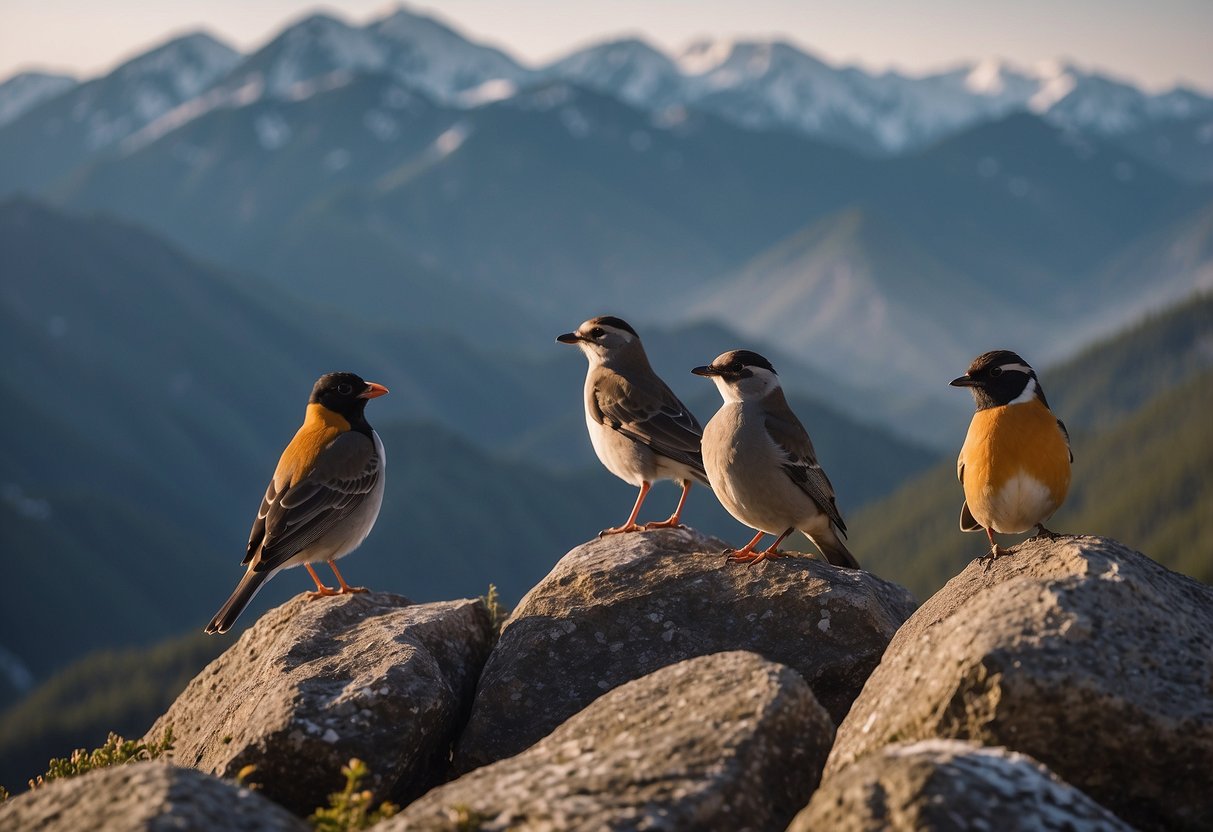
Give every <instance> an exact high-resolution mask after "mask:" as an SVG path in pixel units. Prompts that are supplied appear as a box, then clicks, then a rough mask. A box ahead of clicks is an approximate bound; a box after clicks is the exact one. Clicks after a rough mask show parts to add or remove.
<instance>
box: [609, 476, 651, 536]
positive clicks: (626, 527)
mask: <svg viewBox="0 0 1213 832" xmlns="http://www.w3.org/2000/svg"><path fill="white" fill-rule="evenodd" d="M652 487H653V486H652V485H651V484H650V483H649V482H647V481H645V482H642V483H640V494H639V495H637V497H636V505H634V506H632V516H631V517H629V518H628V522H626V523H624V524H623V525H622V526H615V527H614V528H613V529H603V530H602V531H600V532H599V533H598V536H599V537H602V536H603V535H608V534H623V533H624V532H638V531H640V530H641V529H642V528H643V527H642V526H637V525H636V517H637V515H639V514H640V507H641V506H642V505H644V498H645V497H647V496H648V493H649V489H650V488H652Z"/></svg>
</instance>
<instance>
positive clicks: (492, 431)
mask: <svg viewBox="0 0 1213 832" xmlns="http://www.w3.org/2000/svg"><path fill="white" fill-rule="evenodd" d="M0 273H2V274H4V276H5V280H4V281H3V286H2V288H0V349H3V351H4V353H5V355H8V356H9V357H10V361H9V370H10V372H9V373H7V374H6V376H5V378H4V380H3V381H0V391H2V392H3V394H4V396H5V401H6V402H8V403H9V406H10V407H11V408H12V409H13V410H12V412H14V413H19V414H20V417H19V421H20V427H21V440H20V441H19V442H15V443H10V446H9V447H8V448H7V449H6V452H5V454H4V456H3V460H2V461H0V549H2V550H3V551H4V552H6V553H28V556H27V555H24V554H22V555H19V556H15V557H13V558H11V559H9V561H6V564H7V566H6V568H7V569H8V570H9V578H10V580H13V581H14V582H17V583H19V584H21V585H23V586H29V587H38V588H39V591H38V592H29V593H24V594H19V596H18V597H14V598H13V599H10V601H9V602H8V603H6V604H4V605H3V607H2V608H0V633H3V634H4V636H3V638H2V639H0V657H5V658H6V662H4V663H0V676H5V677H9V678H13V679H16V678H20V677H22V674H21V670H22V668H24V669H25V670H27V671H31V672H32V673H33V675H34V676H35V677H38V678H41V677H43V676H44V675H46V674H47V673H48V672H50V671H51V670H53V669H54V668H56V667H58V666H59V665H60V664H61V663H62V662H64V661H65V660H67V659H69V658H71V657H73V656H77V655H80V654H81V653H83V652H87V651H89V650H92V649H95V648H99V647H103V646H107V645H118V644H128V643H144V642H147V641H151V640H155V639H159V638H162V637H164V636H166V635H168V634H171V633H176V632H180V631H183V630H186V629H189V628H192V627H199V626H201V624H202V623H203V622H204V621H205V620H206V618H207V617H208V616H209V615H210V614H211V613H213V612H214V610H213V609H212V607H215V608H217V606H218V604H219V603H220V602H221V601H222V600H223V597H225V595H226V593H227V592H229V591H230V589H231V586H232V585H233V584H234V582H235V580H236V578H237V577H238V575H239V572H240V569H239V565H238V564H239V560H240V557H241V553H242V551H243V546H244V542H245V539H246V536H247V533H248V527H249V525H250V524H251V518H252V513H253V512H254V511H255V508H256V502H257V500H258V499H259V495H260V493H261V491H262V489H263V488H264V484H265V480H266V478H267V477H268V476H269V473H270V472H271V471H272V469H273V465H274V462H275V460H276V457H277V454H278V453H279V451H280V450H281V447H282V445H283V444H284V443H285V442H286V441H287V440H288V439H289V437H290V435H291V433H292V432H293V431H294V429H295V428H296V427H297V425H298V422H299V420H300V419H301V415H302V411H303V405H304V402H305V401H306V396H307V392H308V390H310V387H311V384H312V382H313V381H314V380H315V378H316V377H317V376H319V375H320V374H321V373H322V372H325V371H330V370H335V369H353V370H356V371H358V372H360V373H362V374H363V375H364V376H365V377H367V378H371V379H375V380H378V381H381V382H383V383H386V384H387V385H388V386H389V387H390V388H391V390H392V394H391V395H389V396H386V397H384V398H383V399H381V400H380V401H377V402H376V403H375V407H374V408H373V412H371V413H369V414H368V415H370V416H371V418H372V422H373V424H375V425H376V427H377V428H378V429H379V430H380V432H381V434H382V435H383V438H384V442H385V444H386V446H387V448H388V455H389V468H390V473H389V480H388V482H389V485H388V490H387V497H386V502H385V507H384V511H383V515H382V517H381V520H380V523H379V526H378V527H377V529H376V531H375V534H374V536H373V537H372V538H371V539H370V540H369V541H368V543H367V546H366V550H365V552H362V553H359V554H358V555H357V559H356V561H352V562H351V569H353V573H352V574H353V575H356V576H357V579H358V580H359V581H363V582H365V583H369V584H371V585H380V586H387V587H390V588H392V589H393V590H395V591H399V592H403V593H406V594H408V595H410V596H412V597H415V598H417V599H418V600H428V599H435V598H444V597H455V596H466V595H469V594H477V593H480V592H483V591H484V589H485V587H486V586H487V584H488V582H490V581H492V582H494V583H496V584H497V585H498V586H499V587H501V590H502V593H503V594H504V595H505V596H506V597H507V598H509V599H516V598H517V597H518V596H520V595H521V593H522V592H523V591H525V590H526V589H527V588H529V587H530V586H531V585H532V584H533V583H534V582H535V581H536V580H538V579H539V578H540V577H542V575H543V574H544V573H545V572H546V571H547V569H548V568H550V566H551V564H552V563H553V562H554V558H555V557H557V556H558V554H559V553H560V552H563V551H565V550H566V549H567V548H569V547H571V546H573V545H575V544H577V543H579V542H581V541H583V540H584V539H586V538H587V537H590V536H592V535H593V534H594V533H596V532H597V530H598V529H601V528H604V527H606V526H609V525H611V524H614V523H618V522H619V521H620V520H621V519H622V517H624V516H626V512H627V510H628V508H629V507H630V505H631V502H632V500H633V499H634V493H633V490H632V489H631V488H629V487H628V486H626V485H624V484H623V483H620V482H619V481H617V480H615V479H614V478H613V477H611V476H610V475H609V474H607V473H606V472H605V471H604V470H603V469H602V468H601V466H599V465H598V464H597V462H596V461H595V460H594V458H593V455H592V452H591V449H590V445H589V441H588V439H587V437H586V436H585V425H584V420H583V417H582V412H581V390H582V382H583V378H584V373H585V362H584V359H583V358H582V357H581V356H579V355H578V354H576V352H575V351H573V350H569V349H568V348H567V347H565V346H562V345H560V344H557V343H555V341H554V337H555V335H556V334H558V333H559V332H561V331H564V330H567V329H569V328H570V327H573V326H575V325H576V324H577V323H578V321H576V320H571V321H566V322H565V326H564V327H563V328H541V329H539V330H538V331H534V332H532V333H531V338H532V340H531V341H529V342H528V343H529V344H530V349H527V348H522V349H508V350H507V349H505V348H503V345H502V343H501V342H500V341H499V340H498V338H497V335H498V333H497V331H496V330H495V329H494V328H492V327H491V326H488V325H486V326H484V327H482V328H479V329H468V330H467V331H465V332H464V333H462V336H463V337H462V338H461V337H459V336H458V335H456V334H455V333H452V332H449V331H448V332H437V331H417V330H416V329H415V328H413V327H408V326H391V325H388V324H379V325H375V324H369V323H367V322H365V321H361V320H358V319H356V318H351V317H347V316H346V315H344V314H342V313H340V312H337V311H335V310H333V309H332V308H331V307H330V306H327V305H322V304H315V303H310V302H307V301H301V300H295V299H292V298H291V297H290V296H289V295H287V294H285V293H283V292H281V291H276V290H274V289H273V288H272V287H271V286H269V285H268V284H266V283H264V282H263V281H261V280H260V279H257V278H255V277H252V276H249V275H243V274H237V273H230V272H226V271H223V270H220V269H217V268H215V267H214V266H211V265H209V264H206V263H203V262H200V261H197V260H194V259H192V258H190V257H188V256H186V255H185V254H184V253H182V252H181V251H180V250H179V249H177V248H176V247H174V246H172V245H170V244H167V243H165V242H164V241H163V240H161V239H159V238H157V237H156V236H154V235H151V234H148V233H147V232H145V231H143V230H141V229H138V228H135V227H132V226H130V225H128V224H125V223H120V222H116V221H113V220H109V219H104V218H91V219H83V218H79V217H74V216H69V215H64V214H62V213H60V212H58V211H55V210H52V209H49V208H46V207H45V206H42V205H39V204H38V203H35V202H33V201H31V200H28V199H17V200H10V201H8V202H0ZM502 315H503V316H508V312H507V311H506V310H505V309H503V310H502ZM645 335H646V341H647V342H648V344H649V346H650V349H651V350H652V355H653V360H654V363H655V365H656V366H657V367H658V369H659V370H660V371H661V372H662V373H663V374H664V375H665V376H666V377H667V378H668V380H669V382H670V383H671V385H672V386H673V387H674V388H675V389H676V390H677V391H678V392H679V394H680V395H682V396H684V397H685V399H686V401H687V402H688V403H690V404H691V406H692V407H694V408H695V410H696V411H697V412H698V413H699V415H700V416H701V418H702V419H703V420H704V421H706V419H707V418H708V417H709V416H710V414H711V412H712V411H713V410H714V409H715V408H716V407H718V406H719V396H718V395H717V394H716V393H715V391H714V390H713V389H712V387H711V385H708V384H705V383H704V382H703V380H702V379H698V378H696V377H694V376H692V375H691V374H690V372H689V369H690V368H691V367H692V366H695V365H696V364H700V363H703V362H704V361H709V360H711V358H712V357H713V356H714V355H715V354H717V353H718V352H720V351H722V350H724V349H726V348H727V347H730V346H733V345H735V344H736V343H737V342H738V336H736V335H734V334H731V333H729V332H728V331H725V330H722V329H721V328H720V327H712V326H699V327H691V328H685V329H678V330H674V329H671V330H666V331H661V330H656V329H654V330H646V331H645ZM772 355H773V358H775V360H777V361H779V362H780V367H781V369H782V370H783V372H784V373H785V374H786V377H787V380H788V386H789V390H790V394H791V396H792V400H793V403H794V405H795V406H796V408H797V410H798V412H799V413H800V415H801V417H802V418H803V419H804V421H805V422H806V424H807V425H809V426H810V429H811V430H812V431H813V435H814V438H815V440H816V444H817V448H818V450H819V453H820V454H821V457H822V460H823V463H824V464H825V465H827V466H830V467H831V476H832V478H833V480H834V483H835V485H836V486H837V488H838V493H839V501H840V504H841V505H842V507H843V509H844V510H845V511H851V510H854V509H856V508H857V507H858V506H859V505H861V504H863V503H865V502H868V501H870V500H872V499H875V498H877V497H879V496H881V495H883V494H887V493H889V492H890V491H892V490H893V489H894V488H896V487H897V485H898V484H899V483H900V482H902V481H903V480H904V479H905V478H906V477H908V476H911V475H912V474H914V473H916V472H918V471H920V470H922V469H923V468H925V467H926V466H927V465H929V464H930V462H931V460H932V458H933V456H934V455H933V454H932V453H931V452H930V451H928V450H925V449H923V448H921V447H919V446H916V445H914V444H912V443H909V442H906V441H904V440H901V439H898V438H897V437H895V436H892V435H891V434H890V433H889V432H887V431H885V430H882V429H880V428H878V427H873V426H871V425H868V424H864V423H860V422H858V421H856V420H855V419H853V418H850V417H848V416H846V415H844V414H842V413H840V412H839V411H838V410H837V409H836V408H835V407H833V406H831V405H830V404H828V403H823V402H822V401H821V399H820V398H818V397H809V396H806V395H805V391H806V390H814V391H817V390H821V389H829V390H834V391H836V392H840V391H839V388H837V387H834V386H831V385H832V383H831V382H829V381H828V380H826V379H822V378H821V377H820V376H818V375H816V374H814V372H813V371H812V370H810V369H808V368H803V367H800V366H798V365H796V364H795V362H794V361H793V360H792V359H789V358H785V357H783V356H781V355H779V354H778V353H773V354H772ZM835 397H836V398H844V396H842V395H841V394H840V395H836V396H835ZM675 493H676V492H675V490H674V489H673V488H672V487H671V486H668V485H667V486H661V487H659V489H658V492H657V493H655V495H654V497H653V498H652V499H653V505H652V513H653V516H657V515H658V514H659V513H661V512H666V511H669V510H670V508H671V506H672V501H673V498H674V496H675ZM696 493H697V494H698V496H697V497H695V496H693V498H692V500H691V505H690V509H689V514H688V518H689V520H690V522H693V523H695V524H696V525H699V526H702V527H705V528H708V529H713V530H715V531H716V532H718V533H721V534H726V535H730V536H731V537H735V536H738V535H740V534H742V533H743V530H741V528H740V527H739V526H738V525H737V524H736V523H735V522H734V521H732V520H731V519H730V518H728V517H727V516H726V515H725V514H724V513H723V510H721V509H720V508H719V506H718V505H716V503H715V501H714V500H712V499H711V496H710V495H709V494H708V493H707V492H706V490H702V489H697V492H696ZM294 577H299V576H294ZM303 577H304V578H306V576H303ZM301 586H302V584H300V583H299V582H298V581H295V580H292V579H291V577H288V576H285V575H284V576H283V577H282V578H280V579H279V580H278V581H276V582H275V586H272V587H270V588H269V589H267V590H266V592H265V593H263V595H264V599H263V598H259V599H258V602H259V604H268V603H272V602H273V601H274V599H279V600H280V599H281V598H283V597H285V596H286V595H289V594H293V593H294V592H296V591H298V590H299V589H300V588H301ZM51 596H53V598H54V602H53V603H47V602H46V598H47V597H51ZM263 608H264V607H263V606H259V607H258V609H263ZM253 615H255V611H254V612H253ZM33 629H36V630H37V632H38V633H39V636H38V638H37V640H36V641H35V640H28V639H25V638H24V637H23V636H22V635H21V634H22V633H26V632H28V631H30V630H33ZM14 674H15V675H14ZM3 688H4V685H3V683H2V682H0V694H2V693H3ZM2 698H3V697H2V696H0V699H2Z"/></svg>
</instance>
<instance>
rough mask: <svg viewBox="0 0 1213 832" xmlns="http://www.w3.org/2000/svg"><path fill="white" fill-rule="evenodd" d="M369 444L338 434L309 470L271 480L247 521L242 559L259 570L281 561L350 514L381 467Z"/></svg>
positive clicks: (363, 439)
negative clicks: (251, 520) (293, 478)
mask: <svg viewBox="0 0 1213 832" xmlns="http://www.w3.org/2000/svg"><path fill="white" fill-rule="evenodd" d="M382 463H383V461H382V460H381V459H380V458H379V454H378V453H377V452H376V450H375V443H374V441H373V440H372V439H371V438H370V437H369V436H366V435H365V434H363V433H359V432H357V431H347V432H345V433H342V434H339V435H338V436H337V437H336V438H335V439H333V441H332V442H330V443H329V444H328V445H326V446H325V447H324V449H323V450H321V451H320V454H319V455H318V456H317V457H316V463H315V465H313V466H312V468H311V470H309V471H308V472H307V473H305V474H304V475H303V476H302V477H300V478H299V479H298V480H297V481H295V482H293V483H284V484H283V487H282V489H281V490H277V489H276V488H275V482H273V481H271V482H270V485H269V488H268V489H267V490H266V492H265V498H264V499H263V500H262V501H261V509H260V510H259V511H258V512H257V520H256V521H255V522H254V523H253V531H252V533H251V534H250V536H249V544H248V553H247V555H246V556H245V563H249V562H251V563H252V564H253V569H255V570H256V571H258V572H263V571H266V570H270V569H276V568H278V567H279V566H282V565H283V564H285V563H286V562H287V561H289V560H290V559H291V558H293V557H294V556H295V555H297V554H299V553H300V552H301V551H303V550H304V549H306V548H307V547H308V546H309V545H310V544H312V543H314V542H315V541H316V540H318V539H319V538H320V537H321V536H322V535H324V533H325V532H327V531H328V530H329V529H331V528H332V527H333V526H334V525H336V524H337V523H339V522H341V520H343V519H344V518H346V517H348V516H349V515H350V514H352V513H353V512H354V511H355V510H356V509H357V508H358V506H360V505H361V504H362V501H363V500H365V499H366V498H367V495H368V494H370V493H371V492H372V491H373V490H374V488H375V485H376V483H378V482H379V477H380V476H381V472H382V470H383V464H382Z"/></svg>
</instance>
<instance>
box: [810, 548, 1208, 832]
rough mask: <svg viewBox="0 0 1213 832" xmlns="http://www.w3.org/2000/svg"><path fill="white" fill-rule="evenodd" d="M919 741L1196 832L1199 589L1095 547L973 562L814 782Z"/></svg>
mask: <svg viewBox="0 0 1213 832" xmlns="http://www.w3.org/2000/svg"><path fill="white" fill-rule="evenodd" d="M933 737H951V738H958V739H972V740H975V741H977V742H980V743H983V744H986V745H1001V746H1005V747H1007V748H1010V749H1014V750H1016V751H1022V752H1024V753H1025V754H1029V755H1031V756H1032V757H1034V758H1036V759H1037V760H1040V761H1041V762H1042V763H1044V764H1045V765H1047V766H1048V767H1049V768H1050V769H1052V770H1053V771H1055V772H1056V773H1057V774H1058V775H1059V776H1060V777H1062V778H1063V779H1064V780H1066V782H1068V783H1071V784H1073V785H1074V786H1076V787H1078V788H1080V789H1082V790H1083V791H1084V792H1086V793H1087V794H1088V795H1090V796H1091V797H1092V798H1094V799H1095V800H1097V801H1098V802H1099V803H1101V804H1102V805H1104V806H1106V807H1107V808H1109V809H1111V810H1112V811H1114V812H1116V813H1117V814H1118V815H1119V816H1120V817H1122V818H1124V819H1125V820H1127V821H1129V822H1130V823H1132V824H1133V825H1134V826H1137V827H1140V828H1143V829H1147V828H1178V829H1185V828H1186V829H1208V828H1210V825H1211V824H1213V788H1210V779H1209V777H1210V774H1209V773H1210V772H1213V589H1211V588H1210V587H1208V586H1205V585H1203V584H1199V583H1197V582H1196V581H1193V580H1191V579H1190V578H1186V577H1184V576H1182V575H1178V574H1176V573H1174V572H1171V571H1169V570H1167V569H1165V568H1163V567H1162V566H1159V565H1158V564H1157V563H1154V562H1153V561H1152V560H1150V559H1149V558H1147V557H1145V556H1144V555H1142V554H1139V553H1138V552H1134V551H1132V550H1130V549H1128V548H1126V547H1125V546H1123V545H1121V544H1119V543H1116V542H1115V541H1111V540H1106V539H1102V538H1095V537H1068V538H1063V539H1060V540H1058V541H1048V540H1033V541H1028V542H1025V543H1023V544H1021V545H1020V546H1018V547H1017V549H1016V550H1015V551H1014V553H1013V554H1012V555H1011V556H1009V557H1004V558H1000V559H998V560H997V561H994V562H993V564H987V563H979V562H976V561H975V562H973V563H972V564H970V565H969V566H968V568H966V569H965V570H964V572H962V573H961V574H960V575H958V576H957V577H956V578H954V579H952V580H951V581H949V582H948V584H947V586H945V587H944V588H943V589H941V590H940V591H939V592H938V593H936V594H935V595H934V596H933V597H932V598H931V599H930V600H928V601H927V602H926V603H925V604H923V606H922V608H921V609H920V610H919V611H918V612H917V613H915V614H914V617H913V618H911V619H910V620H909V621H908V622H906V624H905V626H904V627H902V628H901V630H900V632H898V634H897V637H896V638H894V639H893V641H892V643H891V644H890V645H889V649H888V651H887V652H886V653H885V657H884V660H883V661H882V662H881V665H880V667H879V668H877V670H876V672H875V673H873V674H872V677H871V678H870V679H869V680H868V683H867V685H866V686H865V687H864V690H863V693H862V694H861V695H860V697H859V699H858V700H856V702H855V705H854V707H852V709H851V712H850V713H849V714H848V715H847V718H846V720H845V721H844V722H843V723H842V724H841V725H840V726H839V730H838V739H837V742H836V743H835V745H834V750H833V751H832V752H831V755H830V762H829V765H828V768H827V772H828V773H829V775H833V774H835V773H837V772H839V771H840V770H842V769H843V768H845V767H846V766H848V765H850V764H852V763H853V762H854V761H855V760H857V759H859V758H861V757H863V756H864V755H866V754H871V753H873V752H874V751H876V750H878V749H879V748H881V747H882V746H885V745H887V744H889V743H892V742H905V741H911V740H918V739H928V738H933Z"/></svg>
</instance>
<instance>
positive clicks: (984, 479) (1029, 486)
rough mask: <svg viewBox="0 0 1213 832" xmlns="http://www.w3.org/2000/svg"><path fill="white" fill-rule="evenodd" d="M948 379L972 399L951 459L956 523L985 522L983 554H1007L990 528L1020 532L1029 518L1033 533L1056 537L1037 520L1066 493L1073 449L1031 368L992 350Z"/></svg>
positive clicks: (972, 526) (977, 526)
mask: <svg viewBox="0 0 1213 832" xmlns="http://www.w3.org/2000/svg"><path fill="white" fill-rule="evenodd" d="M950 383H951V385H952V386H953V387H968V388H969V390H970V392H972V394H973V400H974V401H975V402H976V405H977V410H976V412H975V413H974V414H973V420H972V421H971V422H970V423H969V432H968V435H967V436H966V437H965V441H964V445H963V446H962V447H961V449H960V456H959V457H958V458H957V460H956V477H957V479H959V480H960V484H961V486H962V487H963V488H964V495H965V500H964V503H963V505H961V508H960V528H961V530H962V531H966V532H977V531H981V530H983V529H984V530H985V533H986V536H987V537H989V539H990V553H989V555H987V556H985V557H988V558H990V560H991V561H992V560H994V559H995V558H998V557H1000V556H1002V555H1004V554H1007V552H1006V551H1005V550H1004V549H1002V548H1001V547H999V545H998V542H997V541H996V540H995V539H994V533H995V532H998V533H999V534H1022V533H1023V532H1026V531H1028V530H1029V529H1031V528H1032V527H1033V526H1035V527H1036V532H1037V535H1038V536H1041V535H1043V536H1046V537H1049V538H1056V537H1058V536H1059V535H1056V534H1054V533H1053V532H1051V531H1049V530H1048V529H1046V528H1045V526H1044V522H1045V521H1046V520H1048V519H1049V518H1050V517H1052V516H1053V513H1054V512H1056V511H1057V509H1059V508H1060V507H1061V504H1062V503H1063V502H1064V501H1065V499H1066V494H1067V493H1068V491H1069V489H1070V465H1071V463H1073V461H1074V454H1073V452H1072V451H1071V450H1070V433H1069V431H1067V430H1066V426H1065V424H1064V423H1063V422H1062V421H1061V419H1058V418H1057V417H1056V416H1055V415H1054V414H1053V411H1051V410H1050V409H1049V402H1048V400H1047V399H1046V398H1045V391H1044V389H1043V388H1042V387H1041V386H1040V380H1039V379H1038V378H1037V376H1036V371H1035V370H1033V369H1032V367H1031V365H1030V364H1028V362H1027V361H1024V360H1023V359H1022V358H1020V357H1019V355H1018V354H1016V353H1014V352H1011V351H1010V350H992V351H990V352H987V353H982V354H981V355H979V356H977V358H975V359H973V363H972V364H970V365H969V369H968V370H967V371H966V372H965V374H964V375H963V376H960V377H959V378H955V379H952V381H951V382H950ZM987 564H988V562H987Z"/></svg>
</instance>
